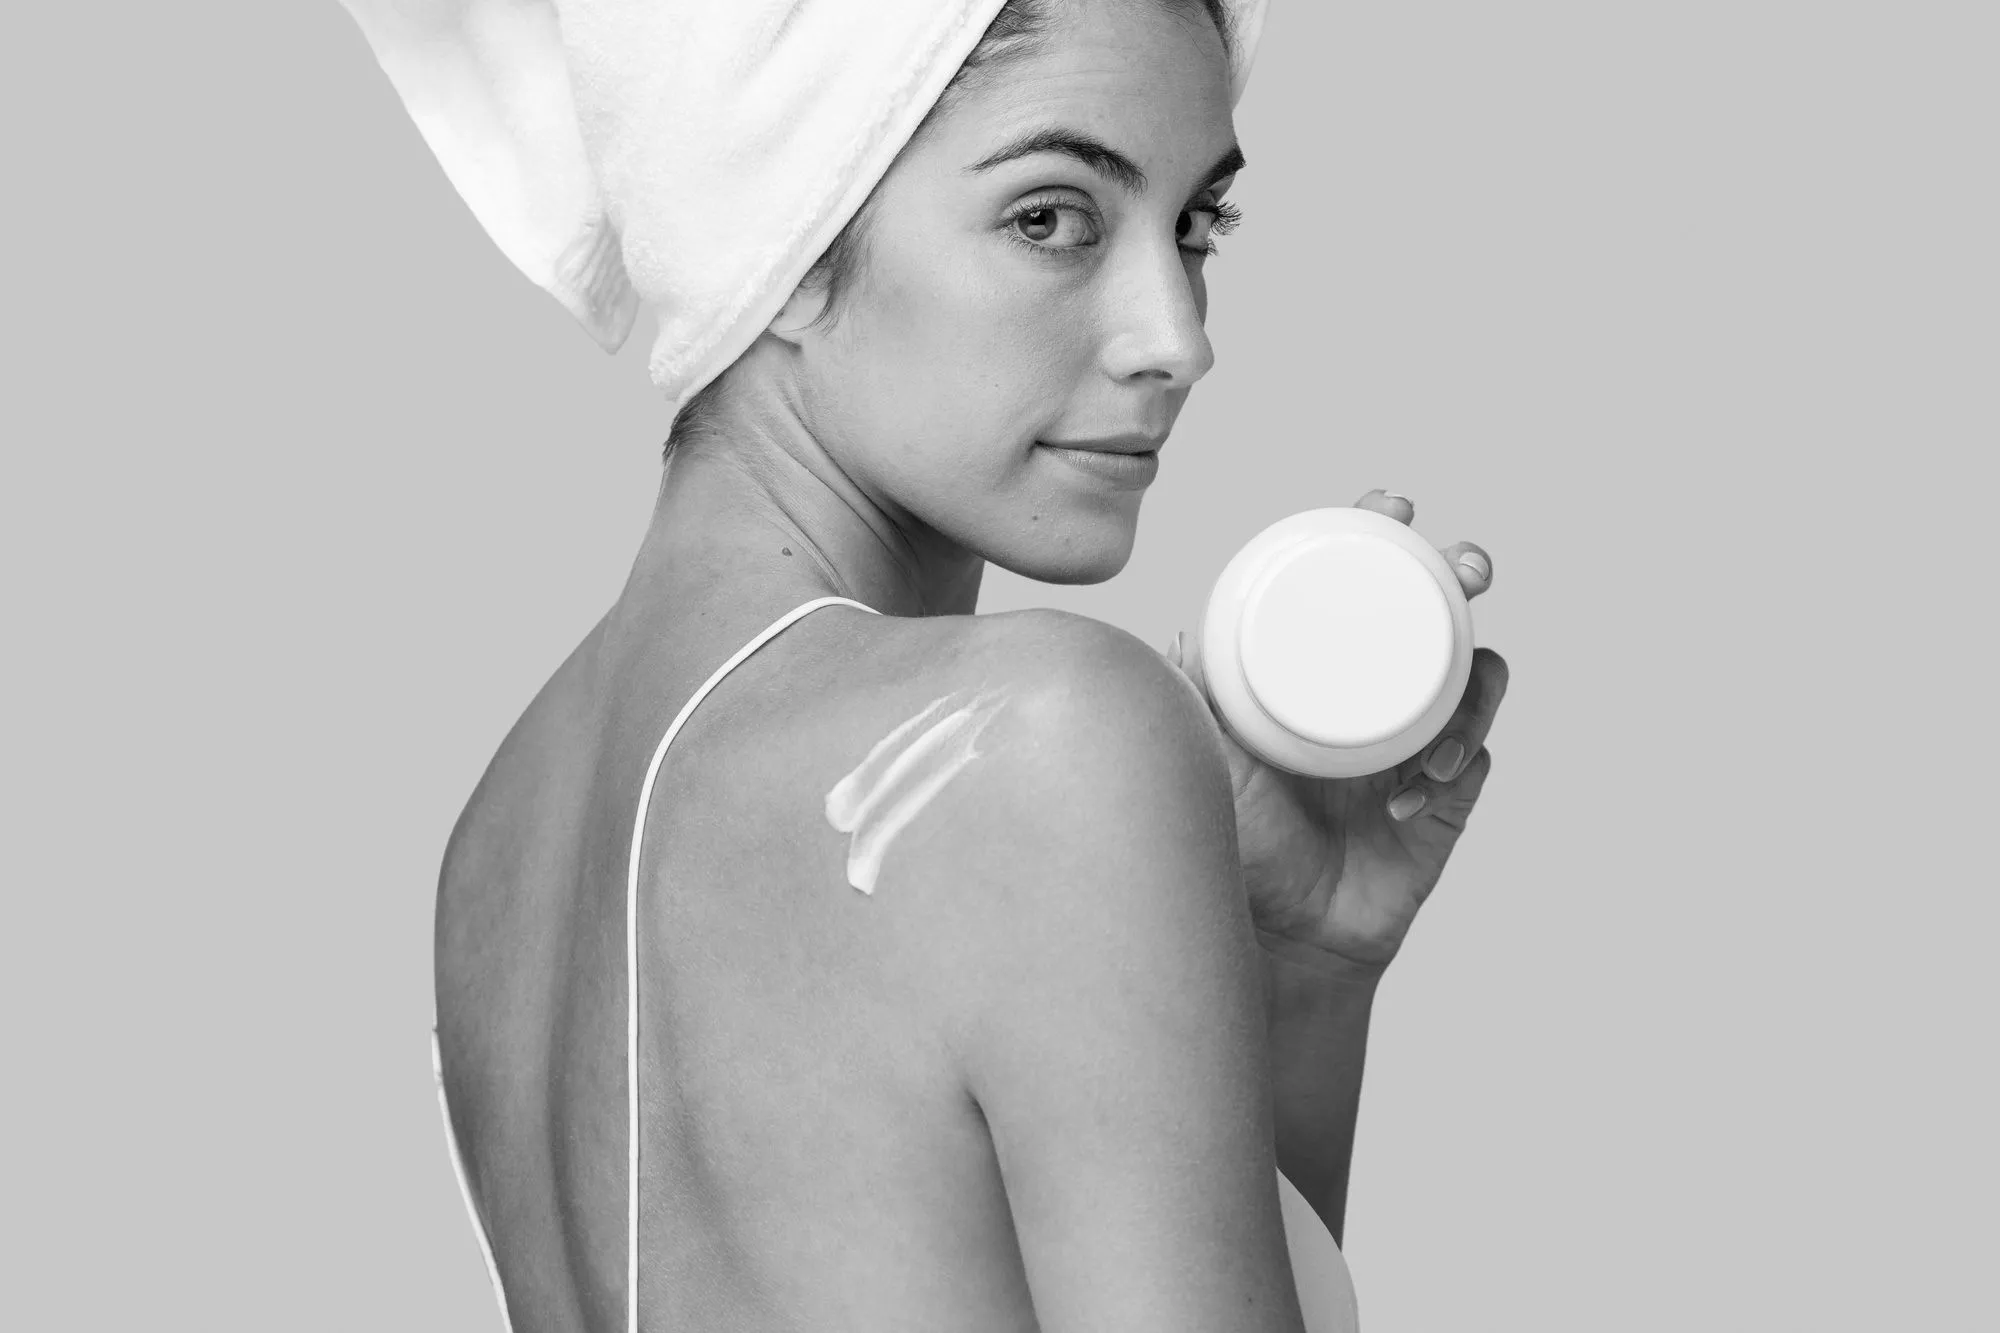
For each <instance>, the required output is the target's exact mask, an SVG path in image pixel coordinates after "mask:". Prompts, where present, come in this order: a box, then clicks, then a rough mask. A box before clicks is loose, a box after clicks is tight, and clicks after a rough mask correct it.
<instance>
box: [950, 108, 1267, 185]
mask: <svg viewBox="0 0 2000 1333" xmlns="http://www.w3.org/2000/svg"><path fill="white" fill-rule="evenodd" d="M1035 153H1061V154H1062V155H1063V156H1064V157H1069V158H1074V159H1075V160H1077V161H1078V162H1081V163H1083V165H1085V166H1087V167H1089V168H1090V169H1091V170H1092V171H1095V172H1096V173H1097V174H1098V175H1100V176H1103V177H1106V178H1107V179H1109V180H1111V181H1112V182H1114V183H1115V184H1117V185H1118V186H1119V187H1120V188H1122V189H1123V190H1125V192H1126V193H1128V194H1143V193H1144V192H1145V189H1146V173H1145V172H1143V171H1141V170H1140V169H1139V164H1138V163H1137V162H1134V161H1133V160H1132V159H1131V158H1129V157H1127V156H1125V154H1123V153H1121V152H1119V151H1118V150H1117V149H1116V148H1113V147H1112V146H1111V145H1110V144H1108V143H1105V142H1104V141H1103V140H1102V139H1098V138H1094V137H1092V136H1091V135H1088V134H1085V133H1083V132H1082V131H1081V130H1071V129H1064V128H1063V127H1061V126H1059V125H1057V126H1050V127H1048V128H1045V129H1038V130H1029V131H1027V132H1026V133H1023V134H1020V135H1017V136H1015V137H1014V138H1013V139H1011V140H1009V141H1008V142H1007V143H1006V144H1005V145H1003V146H1002V147H1001V148H1000V149H998V150H997V151H995V152H992V153H989V154H987V155H986V156H985V157H982V158H980V159H979V160H978V161H977V162H974V163H973V164H972V165H971V166H969V167H967V168H966V171H967V172H968V173H975V172H981V171H991V170H992V169H993V168H994V167H997V166H999V165H1000V164H1001V163H1003V162H1012V161H1013V160H1014V159H1015V158H1019V157H1029V156H1032V155H1033V154H1035ZM1246 165H1247V164H1246V163H1245V162H1244V160H1243V150H1242V148H1241V147H1239V146H1238V145H1236V144H1231V145H1229V151H1228V152H1226V153H1224V154H1223V155H1222V156H1221V157H1218V158H1217V159H1215V164H1214V165H1213V166H1211V167H1210V168H1209V169H1208V171H1207V172H1206V173H1205V174H1204V175H1203V176H1202V178H1201V183H1200V184H1198V185H1197V186H1196V187H1195V188H1196V189H1197V190H1205V189H1207V188H1208V187H1209V186H1211V185H1213V184H1215V183H1216V182H1217V181H1219V180H1222V179H1223V178H1225V177H1228V176H1233V175H1235V174H1236V173H1237V172H1239V171H1241V170H1243V168H1244V166H1246Z"/></svg>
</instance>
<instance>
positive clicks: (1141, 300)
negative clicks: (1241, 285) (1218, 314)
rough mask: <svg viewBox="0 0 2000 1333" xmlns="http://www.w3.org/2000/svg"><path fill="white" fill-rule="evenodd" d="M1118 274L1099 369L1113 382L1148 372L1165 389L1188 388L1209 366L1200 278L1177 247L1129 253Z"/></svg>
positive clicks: (1210, 356) (1212, 360)
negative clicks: (1130, 257)
mask: <svg viewBox="0 0 2000 1333" xmlns="http://www.w3.org/2000/svg"><path fill="white" fill-rule="evenodd" d="M1122 276H1123V280H1122V281H1120V282H1117V283H1115V284H1114V286H1113V288H1112V296H1111V300H1112V304H1113V311H1112V315H1111V319H1110V330H1111V336H1110V337H1109V339H1108V340H1107V341H1106V344H1105V349H1104V368H1105V371H1106V372H1107V373H1108V374H1109V375H1110V376H1111V377H1112V378H1113V379H1115V380H1120V381H1124V380H1128V379H1132V378H1134V377H1136V376H1151V377H1154V378H1157V379H1162V380H1165V381H1166V386H1167V387H1168V388H1171V389H1185V388H1188V387H1189V386H1191V385H1192V384H1193V383H1194V382H1195V381H1196V380H1198V379H1200V378H1201V377H1202V376H1203V375H1206V374H1207V373H1208V372H1209V369H1210V368H1211V367H1212V366H1214V365H1215V349H1214V348H1212V347H1210V346H1209V343H1208V330H1207V329H1205V328H1203V327H1202V316H1203V314H1204V313H1205V312H1204V307H1205V305H1206V302H1205V301H1204V300H1202V293H1201V288H1200V285H1199V284H1200V278H1199V277H1198V276H1190V274H1189V271H1188V264H1187V262H1186V261H1185V260H1184V259H1183V258H1182V257H1181V253H1180V247H1179V246H1178V245H1168V246H1166V247H1165V252H1164V253H1160V252H1159V251H1157V250H1153V249H1151V248H1149V251H1148V253H1146V254H1144V255H1143V256H1138V255H1135V256H1134V262H1133V264H1132V266H1131V268H1130V269H1128V270H1127V271H1126V273H1125V274H1124V275H1122Z"/></svg>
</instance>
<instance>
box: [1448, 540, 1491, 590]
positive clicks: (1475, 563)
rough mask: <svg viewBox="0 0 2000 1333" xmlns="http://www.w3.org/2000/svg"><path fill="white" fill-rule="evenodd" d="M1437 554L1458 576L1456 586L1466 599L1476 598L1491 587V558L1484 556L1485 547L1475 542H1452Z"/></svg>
mask: <svg viewBox="0 0 2000 1333" xmlns="http://www.w3.org/2000/svg"><path fill="white" fill-rule="evenodd" d="M1438 554H1439V555H1442V556H1443V557H1444V562H1445V563H1446V564H1448V565H1450V566H1451V572H1452V573H1454V574H1456V575H1458V586H1459V587H1461V588H1463V589H1465V595H1466V597H1467V598H1473V597H1477V596H1479V594H1480V593H1482V592H1485V591H1486V590H1487V589H1488V588H1490V587H1492V586H1493V557H1492V556H1490V555H1488V554H1486V548H1485V547H1483V546H1480V545H1479V544H1478V543H1476V542H1454V543H1453V544H1452V545H1450V546H1447V547H1445V548H1444V549H1443V550H1441V551H1439V552H1438Z"/></svg>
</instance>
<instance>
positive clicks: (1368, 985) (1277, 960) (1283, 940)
mask: <svg viewBox="0 0 2000 1333" xmlns="http://www.w3.org/2000/svg"><path fill="white" fill-rule="evenodd" d="M1255 929H1256V934H1257V944H1258V946H1259V947H1260V948H1261V949H1263V951H1264V954H1265V956H1266V957H1267V958H1269V959H1271V960H1272V962H1273V964H1274V965H1275V967H1276V969H1277V970H1278V971H1280V972H1283V973H1285V974H1286V975H1288V976H1290V977H1294V978H1296V979H1297V980H1299V981H1302V982H1305V981H1311V982H1318V983H1326V984H1331V985H1335V986H1342V987H1360V988H1363V989H1367V990H1371V991H1372V990H1373V989H1374V988H1375V986H1376V985H1377V984H1378V983H1379V982H1380V981H1381V980H1382V974H1383V973H1384V972H1386V971H1387V970H1388V968H1389V963H1388V960H1386V959H1385V960H1383V961H1382V962H1379V963H1364V962H1360V961H1357V960H1355V959H1352V958H1348V957H1346V956H1345V955H1343V954H1337V953H1334V952H1333V951H1331V950H1329V949H1322V948H1320V947H1319V946H1318V945H1316V944H1307V943H1306V942H1304V941H1303V940H1295V939H1292V938H1290V937H1288V936H1284V935H1273V934H1271V933H1270V932H1269V931H1266V930H1264V929H1262V928H1255Z"/></svg>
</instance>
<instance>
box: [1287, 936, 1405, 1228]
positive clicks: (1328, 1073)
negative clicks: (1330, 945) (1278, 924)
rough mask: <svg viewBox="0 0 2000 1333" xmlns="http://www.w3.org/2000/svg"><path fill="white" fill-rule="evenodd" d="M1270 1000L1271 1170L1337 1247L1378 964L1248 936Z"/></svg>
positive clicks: (1344, 1214)
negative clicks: (1274, 1159)
mask: <svg viewBox="0 0 2000 1333" xmlns="http://www.w3.org/2000/svg"><path fill="white" fill-rule="evenodd" d="M1257 938H1258V943H1259V944H1260V945H1261V946H1262V947H1261V949H1260V951H1259V952H1260V953H1261V954H1262V955H1263V964H1264V992H1265V995H1266V997H1267V999H1268V1003H1269V1006H1270V1028H1269V1034H1270V1061H1271V1079H1272V1091H1273V1100H1274V1103H1275V1105H1274V1117H1275V1120H1276V1126H1277V1153H1278V1169H1279V1170H1281V1171H1283V1172H1284V1173H1285V1177H1286V1179H1288V1180H1290V1181H1291V1182H1292V1184H1293V1186H1294V1187H1296V1188H1297V1190H1298V1191H1299V1193H1300V1194H1301V1195H1303V1196H1304V1198H1305V1200H1306V1202H1307V1203H1309V1204H1311V1205H1312V1207H1313V1211H1314V1212H1315V1213H1317V1214H1319V1219H1320V1221H1322V1222H1324V1223H1325V1224H1326V1229H1327V1230H1328V1231H1329V1232H1331V1233H1332V1235H1333V1239H1334V1242H1335V1243H1336V1244H1341V1243H1344V1238H1345V1231H1344V1225H1343V1224H1344V1220H1345V1217H1346V1213H1347V1181H1348V1170H1349V1166H1350V1163H1351V1162H1352V1160H1353V1156H1354V1124H1355V1118H1356V1115H1357V1114H1358V1112H1359V1110H1360V1106H1361V1069H1362V1064H1363V1061H1364V1059H1365V1057H1366V1054H1367V1050H1368V1019H1369V1015H1370V1012H1371V1011H1372V1010H1373V1008H1374V1004H1375V987H1376V985H1377V983H1379V982H1380V980H1381V977H1382V972H1381V969H1379V968H1375V969H1368V968H1359V967H1353V966H1347V965H1344V964H1341V963H1339V962H1338V961H1337V960H1335V959H1332V958H1331V957H1330V956H1329V955H1326V954H1325V953H1323V952H1320V951H1317V950H1315V951H1311V952H1310V953H1309V952H1307V951H1306V946H1302V945H1298V944H1294V943H1292V942H1291V941H1288V940H1281V939H1277V938H1275V937H1273V936H1269V935H1265V934H1264V933H1263V932H1261V931H1260V932H1258V937H1257Z"/></svg>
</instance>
